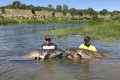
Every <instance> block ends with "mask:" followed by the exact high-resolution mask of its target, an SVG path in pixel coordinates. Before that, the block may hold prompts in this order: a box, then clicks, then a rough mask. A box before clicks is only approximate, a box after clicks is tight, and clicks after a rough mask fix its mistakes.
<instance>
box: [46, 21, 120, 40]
mask: <svg viewBox="0 0 120 80" xmlns="http://www.w3.org/2000/svg"><path fill="white" fill-rule="evenodd" d="M92 23H93V24H91V25H88V26H80V27H75V28H62V29H55V30H50V31H48V34H51V35H70V34H80V35H89V36H91V37H93V38H96V39H102V40H105V39H106V40H111V39H113V40H114V39H120V31H119V30H120V21H118V20H117V21H112V20H111V21H95V22H92Z"/></svg>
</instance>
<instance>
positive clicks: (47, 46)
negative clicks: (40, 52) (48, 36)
mask: <svg viewBox="0 0 120 80" xmlns="http://www.w3.org/2000/svg"><path fill="white" fill-rule="evenodd" d="M41 47H42V49H57V45H56V44H54V43H50V44H49V45H46V44H42V45H41Z"/></svg>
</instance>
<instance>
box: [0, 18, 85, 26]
mask: <svg viewBox="0 0 120 80" xmlns="http://www.w3.org/2000/svg"><path fill="white" fill-rule="evenodd" d="M86 21H87V20H86ZM80 22H85V20H67V19H63V20H59V19H50V20H37V19H31V20H27V19H25V20H24V19H23V20H21V19H2V20H0V25H8V24H64V23H80Z"/></svg>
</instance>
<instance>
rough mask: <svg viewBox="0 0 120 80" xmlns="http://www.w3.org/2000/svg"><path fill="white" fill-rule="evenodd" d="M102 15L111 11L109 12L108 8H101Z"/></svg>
mask: <svg viewBox="0 0 120 80" xmlns="http://www.w3.org/2000/svg"><path fill="white" fill-rule="evenodd" d="M99 13H100V14H101V15H104V16H105V15H107V14H108V13H109V12H108V10H107V9H103V10H101V11H100V12H99Z"/></svg>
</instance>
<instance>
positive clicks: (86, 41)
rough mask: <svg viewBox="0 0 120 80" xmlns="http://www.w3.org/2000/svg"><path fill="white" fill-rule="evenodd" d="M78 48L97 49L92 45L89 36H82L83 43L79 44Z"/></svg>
mask: <svg viewBox="0 0 120 80" xmlns="http://www.w3.org/2000/svg"><path fill="white" fill-rule="evenodd" d="M79 48H81V49H87V50H90V51H94V52H97V49H96V48H95V47H94V46H93V45H91V40H90V37H89V36H85V37H84V44H81V45H80V46H79Z"/></svg>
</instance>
